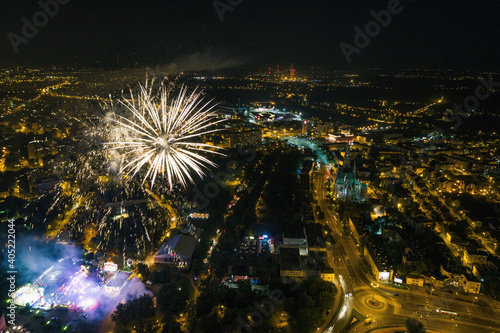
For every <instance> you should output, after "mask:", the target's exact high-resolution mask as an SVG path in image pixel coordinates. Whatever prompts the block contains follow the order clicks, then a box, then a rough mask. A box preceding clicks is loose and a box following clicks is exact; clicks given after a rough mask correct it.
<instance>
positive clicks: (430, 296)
mask: <svg viewBox="0 0 500 333" xmlns="http://www.w3.org/2000/svg"><path fill="white" fill-rule="evenodd" d="M433 291H434V288H432V289H431V293H430V295H429V297H431V296H432V292H433Z"/></svg>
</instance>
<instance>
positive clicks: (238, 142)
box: [229, 127, 262, 148]
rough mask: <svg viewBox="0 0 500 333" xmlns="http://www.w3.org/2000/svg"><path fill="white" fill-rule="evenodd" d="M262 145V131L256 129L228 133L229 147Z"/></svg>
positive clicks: (242, 129)
mask: <svg viewBox="0 0 500 333" xmlns="http://www.w3.org/2000/svg"><path fill="white" fill-rule="evenodd" d="M261 143H262V131H261V130H260V129H258V128H253V127H252V128H241V129H232V130H231V131H230V132H229V145H230V147H233V148H234V147H238V146H244V147H248V146H257V145H260V144H261Z"/></svg>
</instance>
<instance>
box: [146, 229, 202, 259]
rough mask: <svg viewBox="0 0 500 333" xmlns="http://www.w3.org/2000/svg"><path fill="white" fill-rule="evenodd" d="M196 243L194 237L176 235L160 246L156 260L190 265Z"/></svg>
mask: <svg viewBox="0 0 500 333" xmlns="http://www.w3.org/2000/svg"><path fill="white" fill-rule="evenodd" d="M196 243H197V241H196V239H195V238H194V237H191V236H187V235H181V234H179V235H176V236H174V237H173V238H172V239H170V240H169V241H168V242H167V243H165V244H163V245H162V246H161V247H160V249H159V250H158V252H157V253H156V255H155V256H154V262H155V263H157V264H170V265H177V266H188V265H189V264H190V263H191V258H192V256H193V252H194V249H195V247H196Z"/></svg>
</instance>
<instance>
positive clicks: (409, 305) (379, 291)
mask: <svg viewBox="0 0 500 333" xmlns="http://www.w3.org/2000/svg"><path fill="white" fill-rule="evenodd" d="M325 182H326V168H325V167H324V166H322V167H321V168H320V169H319V170H318V171H317V172H316V173H315V175H314V179H313V183H314V188H315V191H314V195H315V199H317V202H318V204H319V205H320V207H321V209H322V211H323V212H324V213H325V223H326V224H328V225H329V226H330V227H331V228H332V230H333V232H332V236H333V238H334V240H335V242H336V244H335V246H334V248H333V250H332V255H333V260H334V263H335V264H334V270H335V273H336V276H337V277H339V280H340V283H342V285H343V289H344V293H346V294H347V296H344V304H343V305H342V308H341V311H340V314H339V316H338V317H337V318H334V319H333V320H332V321H331V322H330V323H329V325H326V327H331V326H333V329H331V330H328V329H326V330H325V331H327V332H344V329H346V328H347V326H348V324H349V323H348V320H349V319H350V318H351V314H353V311H354V313H359V314H360V315H361V319H362V320H361V321H360V322H358V324H355V325H352V326H351V327H350V328H349V331H351V332H367V331H368V330H370V329H371V330H373V329H374V328H377V327H387V326H389V327H390V326H393V327H398V326H399V327H403V326H404V322H405V320H406V319H407V318H408V317H418V318H419V320H421V321H422V322H423V323H424V324H425V325H426V327H427V328H428V329H433V330H436V331H439V332H451V331H452V330H455V331H456V332H460V331H466V330H467V331H469V332H500V320H499V319H500V311H498V309H497V308H494V307H490V306H480V305H478V304H473V303H471V302H464V301H462V300H459V299H453V298H452V297H453V296H451V295H448V294H439V293H437V292H435V293H434V294H432V295H429V294H427V293H425V291H423V290H416V289H411V290H402V289H401V290H400V289H396V288H393V287H391V286H386V285H381V284H380V283H378V282H377V281H376V280H375V279H374V278H373V277H371V276H367V275H366V274H365V273H364V271H363V269H362V266H363V260H362V258H361V254H360V252H359V250H358V249H359V247H358V245H357V244H355V243H354V241H353V240H352V238H351V237H350V236H349V235H346V234H345V233H344V232H343V231H342V228H341V225H340V222H339V221H338V219H337V216H336V215H335V214H334V212H332V211H331V209H330V207H329V205H328V204H327V202H328V201H327V200H326V188H325ZM340 276H342V277H340ZM349 292H350V293H352V296H349ZM394 293H397V294H398V295H397V296H395V295H394ZM372 299H373V300H374V301H375V304H380V305H377V306H372V305H371V304H370V303H369V301H370V300H372ZM437 309H444V310H449V311H453V312H456V313H457V315H456V316H454V317H451V318H447V316H445V315H442V314H439V313H437V312H436V310H437ZM365 318H372V319H373V320H374V322H373V323H372V324H369V325H365V324H364V319H365ZM454 325H457V326H454Z"/></svg>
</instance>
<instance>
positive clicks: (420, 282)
mask: <svg viewBox="0 0 500 333" xmlns="http://www.w3.org/2000/svg"><path fill="white" fill-rule="evenodd" d="M406 284H407V285H409V286H419V287H423V286H424V279H423V278H421V277H420V276H418V275H411V274H410V275H408V276H407V277H406Z"/></svg>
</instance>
